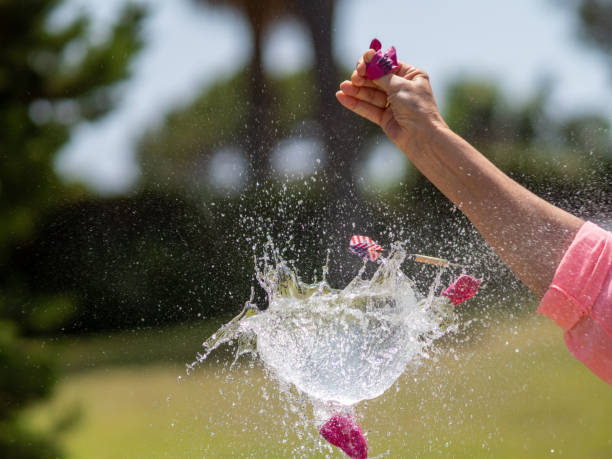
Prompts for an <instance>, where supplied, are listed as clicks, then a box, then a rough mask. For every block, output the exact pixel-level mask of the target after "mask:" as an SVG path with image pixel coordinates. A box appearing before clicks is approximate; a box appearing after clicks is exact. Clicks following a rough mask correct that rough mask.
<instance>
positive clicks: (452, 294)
mask: <svg viewBox="0 0 612 459" xmlns="http://www.w3.org/2000/svg"><path fill="white" fill-rule="evenodd" d="M481 282H482V281H481V280H480V279H476V278H475V277H472V276H469V275H467V274H462V275H461V276H459V277H458V278H457V280H455V282H453V283H452V284H450V285H449V286H448V288H447V289H446V290H445V291H444V292H443V293H442V295H444V296H446V297H448V298H449V299H450V300H451V301H452V303H453V305H455V306H459V305H460V304H461V303H463V302H464V301H467V300H469V299H470V298H472V297H473V296H474V295H476V293H478V286H479V285H480V283H481Z"/></svg>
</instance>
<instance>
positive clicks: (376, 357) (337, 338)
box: [188, 243, 457, 406]
mask: <svg viewBox="0 0 612 459" xmlns="http://www.w3.org/2000/svg"><path fill="white" fill-rule="evenodd" d="M267 249H268V250H267V252H269V253H271V255H270V256H265V257H264V258H263V259H262V260H261V261H260V262H259V263H258V264H257V272H256V274H257V279H258V281H259V284H260V285H261V286H262V287H263V288H264V290H265V291H266V293H267V297H268V308H267V309H266V310H264V311H260V310H259V309H258V308H257V306H256V305H255V304H253V302H252V300H253V298H251V300H250V301H248V302H247V303H246V305H245V307H244V309H243V311H242V312H241V313H240V315H239V316H237V317H236V318H234V319H233V320H232V321H230V322H229V323H227V324H225V325H224V326H223V327H221V329H219V330H218V331H217V332H216V333H215V334H214V335H212V336H211V337H210V338H209V339H208V340H207V341H206V342H205V343H204V344H203V347H204V352H203V353H200V354H198V356H197V360H196V361H195V362H193V363H192V364H190V365H188V373H189V372H190V371H191V370H192V369H193V368H194V367H195V366H196V365H197V364H198V363H201V362H203V361H204V360H205V359H206V358H207V357H208V355H209V354H210V353H211V352H212V351H213V350H215V349H216V348H218V347H219V346H220V345H222V344H224V343H237V344H238V348H237V351H236V359H237V358H238V357H239V356H240V355H242V354H244V353H249V352H252V353H255V354H256V355H257V356H258V357H259V358H260V359H261V361H262V362H263V363H264V365H265V366H266V367H267V368H268V369H270V370H271V371H272V373H273V374H274V375H275V376H276V377H277V378H278V379H279V380H280V381H282V382H284V383H290V384H293V385H294V386H295V387H296V388H297V389H298V390H299V391H301V392H302V393H304V394H306V395H307V396H308V397H309V398H311V399H312V400H313V401H319V402H329V403H332V404H335V405H342V406H350V405H354V404H356V403H358V402H360V401H362V400H366V399H372V398H376V397H378V396H380V395H382V394H383V393H384V392H385V391H386V390H387V389H388V388H389V387H390V386H391V385H392V384H393V383H394V382H395V381H396V380H397V378H398V377H399V376H400V375H401V374H402V373H403V372H404V370H405V369H406V366H407V365H410V364H414V365H417V364H418V363H419V362H420V360H421V358H422V357H424V356H426V355H427V354H426V353H427V350H428V349H429V348H430V347H431V345H432V343H433V342H434V341H435V340H437V339H438V338H440V337H441V336H443V335H444V334H446V333H448V332H449V331H451V330H454V329H456V327H457V325H456V323H455V321H454V320H453V307H452V305H451V304H450V302H449V300H448V299H446V298H444V297H441V296H436V295H435V294H434V292H435V291H436V290H437V289H438V288H439V284H440V277H441V275H442V270H443V269H442V268H439V269H440V271H439V272H438V276H437V278H436V281H435V282H434V285H432V286H431V288H430V289H429V295H427V296H426V297H423V296H421V295H419V294H418V292H417V291H416V290H415V287H414V283H413V282H412V281H411V280H410V279H409V278H408V277H407V276H406V275H405V274H404V273H403V272H402V270H401V269H400V266H401V265H402V263H403V262H404V260H405V258H406V256H407V254H406V251H405V250H404V248H403V247H402V245H401V244H397V243H396V244H394V245H393V247H392V249H391V251H390V254H389V256H388V258H386V259H384V260H383V262H382V263H380V264H379V266H378V269H377V270H376V272H375V273H374V275H373V276H372V277H371V278H370V279H366V278H364V277H363V276H364V272H365V265H364V267H363V268H362V269H361V270H360V271H359V273H358V274H357V276H356V277H355V278H354V279H353V280H352V281H351V282H350V283H349V284H348V285H347V286H346V287H345V288H344V289H342V290H336V289H333V288H331V287H330V286H329V285H328V283H327V281H326V279H325V273H326V269H324V276H323V277H324V278H323V280H322V281H320V282H315V283H313V284H304V283H303V282H302V281H301V280H300V279H299V277H298V276H297V274H296V271H295V270H294V269H292V268H290V267H289V265H288V263H286V262H284V261H283V260H282V259H280V257H279V256H278V253H277V252H274V250H273V247H272V246H271V245H269V246H268V247H267Z"/></svg>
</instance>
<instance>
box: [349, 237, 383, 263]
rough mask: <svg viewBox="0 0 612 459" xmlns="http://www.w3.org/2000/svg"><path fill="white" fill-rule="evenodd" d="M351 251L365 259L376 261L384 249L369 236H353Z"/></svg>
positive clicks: (350, 245)
mask: <svg viewBox="0 0 612 459" xmlns="http://www.w3.org/2000/svg"><path fill="white" fill-rule="evenodd" d="M349 250H350V251H351V252H352V253H354V254H355V255H359V256H360V257H361V258H363V259H367V260H370V261H376V260H377V259H378V257H379V256H380V252H382V247H381V246H380V245H378V244H377V243H376V242H374V241H373V240H372V238H369V237H368V236H352V237H351V241H350V243H349Z"/></svg>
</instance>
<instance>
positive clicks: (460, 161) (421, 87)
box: [336, 50, 584, 297]
mask: <svg viewBox="0 0 612 459" xmlns="http://www.w3.org/2000/svg"><path fill="white" fill-rule="evenodd" d="M373 54H374V51H373V50H369V51H368V52H366V53H365V54H364V56H363V58H362V59H360V61H359V63H358V65H357V69H356V70H355V71H354V72H353V75H352V76H351V81H344V82H343V83H342V84H341V85H340V91H338V92H337V93H336V97H337V98H338V100H339V101H340V103H341V104H342V105H344V106H345V107H347V108H348V109H350V110H352V111H354V112H355V113H357V114H359V115H361V116H363V117H365V118H367V119H369V120H370V121H372V122H374V123H376V124H378V125H379V126H380V127H381V128H382V129H383V131H384V132H385V134H387V136H389V138H390V139H391V140H392V141H393V143H395V145H397V147H398V148H399V149H401V150H402V151H403V152H404V153H405V154H406V155H407V156H408V158H410V160H411V161H412V162H413V163H414V165H415V166H416V167H417V168H418V169H419V170H420V171H421V172H422V173H423V175H425V177H427V178H428V179H429V180H430V181H431V182H432V183H433V184H434V185H435V186H436V187H437V188H438V189H439V190H440V191H441V192H442V193H443V194H444V195H445V196H446V197H447V198H449V199H450V200H451V201H452V202H453V203H454V204H455V205H456V206H457V207H458V208H459V209H461V210H462V211H463V213H464V214H465V215H466V216H467V217H468V218H469V220H470V221H471V222H472V224H473V225H474V226H475V227H476V229H477V230H478V231H479V232H480V233H481V234H482V236H483V237H484V239H485V240H486V241H487V243H488V244H489V245H490V246H491V247H492V248H493V249H494V250H495V252H496V253H497V254H498V255H499V256H500V258H501V259H502V261H503V262H504V263H505V264H506V265H507V266H508V267H509V268H510V269H511V270H512V272H514V274H515V275H516V276H517V277H518V278H519V279H520V280H521V281H522V282H523V283H524V284H525V285H527V287H529V289H530V290H531V291H532V292H533V293H534V294H536V295H537V296H538V297H542V296H543V295H544V293H545V292H546V290H547V288H548V286H549V285H550V282H551V280H552V278H553V275H554V273H555V270H556V268H557V266H558V264H559V262H560V261H561V258H562V256H563V254H564V253H565V251H566V249H567V248H568V247H569V245H570V243H571V241H572V239H573V238H574V236H575V234H576V233H577V232H578V230H579V229H580V227H581V226H582V224H583V223H584V222H583V221H582V220H581V219H579V218H577V217H575V216H573V215H571V214H569V213H567V212H565V211H564V210H562V209H559V208H558V207H555V206H553V205H552V204H549V203H548V202H546V201H544V200H543V199H541V198H539V197H538V196H536V195H535V194H533V193H531V192H530V191H529V190H527V189H526V188H524V187H522V186H521V185H519V184H518V183H516V182H515V181H513V180H512V179H511V178H510V177H508V176H507V175H505V174H504V173H503V172H501V171H500V170H499V169H498V168H497V167H495V166H494V165H493V164H492V163H491V162H490V161H489V160H488V159H486V158H485V157H484V156H483V155H482V154H481V153H479V152H478V151H477V150H476V149H475V148H474V147H472V146H471V145H470V144H469V143H468V142H466V141H465V140H464V139H462V138H461V137H459V136H458V135H457V134H455V133H454V132H452V130H451V129H450V128H449V127H448V126H447V125H446V123H445V122H444V120H443V119H442V117H441V115H440V113H439V111H438V108H437V106H436V102H435V99H434V96H433V93H432V90H431V86H430V84H429V77H428V76H427V74H426V73H425V72H423V71H422V70H419V69H417V68H416V67H412V66H409V65H406V64H404V63H400V68H399V70H398V71H397V72H396V73H395V74H389V75H386V76H384V77H382V78H379V79H378V80H375V81H374V82H372V81H370V80H367V79H366V78H365V61H367V62H369V60H370V59H371V58H372V55H373Z"/></svg>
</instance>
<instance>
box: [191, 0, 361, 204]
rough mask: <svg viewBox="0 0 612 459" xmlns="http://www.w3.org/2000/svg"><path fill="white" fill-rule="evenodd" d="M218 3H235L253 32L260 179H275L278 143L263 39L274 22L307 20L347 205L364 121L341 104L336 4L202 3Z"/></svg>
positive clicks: (250, 147) (334, 167) (324, 119)
mask: <svg viewBox="0 0 612 459" xmlns="http://www.w3.org/2000/svg"><path fill="white" fill-rule="evenodd" d="M197 1H200V2H201V1H206V2H208V3H212V4H215V3H216V4H230V5H233V6H235V7H237V8H239V9H240V10H241V11H244V12H245V14H246V16H247V18H248V20H249V23H250V24H251V28H252V33H253V49H254V52H253V57H252V60H251V63H250V72H249V73H250V75H251V79H252V81H251V83H252V84H251V94H250V101H249V107H250V109H249V115H248V120H249V121H248V133H247V136H246V138H245V143H246V145H245V147H246V149H247V151H249V158H250V162H251V166H252V171H253V174H254V176H255V178H256V180H262V179H266V178H268V176H269V156H270V151H271V149H272V146H273V143H274V141H275V140H277V139H275V138H274V134H273V132H272V130H271V129H270V126H271V124H272V123H271V121H272V120H271V119H270V92H269V90H268V89H267V88H266V80H265V76H264V72H263V63H262V39H263V34H264V32H265V30H266V27H267V26H268V25H269V24H270V23H271V22H272V21H274V20H276V19H278V18H280V17H282V16H285V15H293V16H296V17H297V18H298V19H299V20H302V21H303V22H304V23H305V24H306V26H307V28H308V30H309V31H310V35H311V38H312V45H313V48H314V54H315V57H316V65H315V69H314V70H315V74H316V78H315V84H316V86H317V94H318V95H319V100H318V101H317V105H318V118H319V119H318V121H319V124H320V126H321V127H322V136H323V139H324V145H325V147H326V150H327V153H328V160H327V166H326V170H327V178H328V189H329V190H330V192H331V193H330V194H331V196H330V197H331V198H332V199H336V200H337V199H342V200H344V199H345V198H346V197H347V196H349V195H350V194H351V191H352V171H351V167H350V165H351V163H352V160H353V159H354V157H355V153H356V152H357V150H358V144H357V140H356V139H357V138H358V129H359V125H360V121H358V120H357V119H356V117H355V116H354V115H352V114H351V113H350V112H348V111H347V110H343V109H342V107H340V105H339V104H338V103H337V102H336V100H335V97H334V93H335V91H336V88H337V86H338V82H339V76H338V70H337V67H336V64H335V62H334V59H333V54H332V25H333V16H334V10H335V3H336V2H335V0H264V1H258V2H254V1H253V0H197Z"/></svg>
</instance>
